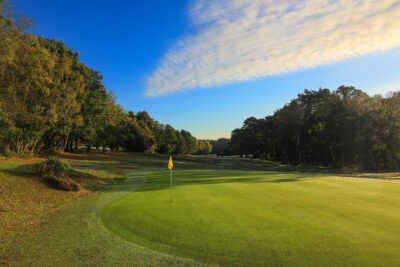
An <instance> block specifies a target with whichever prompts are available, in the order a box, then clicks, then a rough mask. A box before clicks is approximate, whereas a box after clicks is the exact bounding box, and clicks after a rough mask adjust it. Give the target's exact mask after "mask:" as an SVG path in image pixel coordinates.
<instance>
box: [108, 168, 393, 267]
mask: <svg viewBox="0 0 400 267" xmlns="http://www.w3.org/2000/svg"><path fill="white" fill-rule="evenodd" d="M174 181H175V183H174V194H173V196H174V197H173V199H174V201H173V203H170V200H169V172H167V171H161V172H153V173H151V174H150V175H149V176H148V177H147V181H146V183H145V184H144V185H143V186H142V187H141V188H139V189H138V190H137V191H136V192H134V193H130V194H127V195H125V196H124V197H122V198H119V199H117V200H115V201H113V202H111V203H110V204H108V205H107V206H106V207H105V208H104V209H103V212H102V219H103V221H104V223H105V224H106V226H107V227H108V228H109V229H110V230H111V231H112V232H113V233H115V234H117V235H119V236H120V237H122V238H124V239H126V240H130V241H131V242H134V243H137V244H140V245H142V246H145V247H149V248H151V249H154V250H157V251H163V252H165V253H168V254H171V255H178V256H183V257H188V258H193V259H195V260H196V261H198V262H202V263H207V264H219V265H223V266H265V265H280V266H299V265H300V266H315V265H317V266H349V265H351V266H378V265H386V266H388V265H392V266H398V265H400V255H399V253H398V252H399V251H400V206H399V205H398V203H400V184H393V183H385V182H377V181H370V180H362V181H360V180H346V179H343V178H337V177H332V176H320V175H318V174H312V173H311V174H310V173H285V172H251V171H216V170H186V171H175V172H174Z"/></svg>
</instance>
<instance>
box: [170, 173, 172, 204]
mask: <svg viewBox="0 0 400 267" xmlns="http://www.w3.org/2000/svg"><path fill="white" fill-rule="evenodd" d="M170 171H171V172H170V174H171V175H170V177H171V193H170V200H171V203H172V169H171V170H170Z"/></svg>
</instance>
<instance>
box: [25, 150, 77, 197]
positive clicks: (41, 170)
mask: <svg viewBox="0 0 400 267" xmlns="http://www.w3.org/2000/svg"><path fill="white" fill-rule="evenodd" d="M69 169H70V168H69V165H68V164H67V163H65V162H63V161H61V160H59V159H58V158H56V157H49V159H47V160H46V161H43V162H40V163H36V164H34V165H33V170H34V171H35V173H36V175H38V176H39V177H41V178H43V179H44V180H45V181H46V182H47V183H49V184H51V185H53V186H55V187H56V188H58V189H62V190H65V191H79V190H81V185H80V184H79V183H77V182H75V181H74V180H72V179H71V178H70V177H68V176H67V175H68V172H69Z"/></svg>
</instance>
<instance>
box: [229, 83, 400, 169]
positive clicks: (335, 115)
mask: <svg viewBox="0 0 400 267" xmlns="http://www.w3.org/2000/svg"><path fill="white" fill-rule="evenodd" d="M231 148H232V149H233V150H235V151H236V153H238V154H241V155H252V156H253V157H264V158H267V159H271V160H276V161H281V162H285V163H286V162H289V163H295V164H322V165H326V166H328V165H331V166H358V167H361V168H363V169H372V170H378V169H399V168H400V92H395V93H390V94H388V95H387V96H386V97H382V96H380V95H376V96H369V95H368V94H366V93H365V92H363V91H361V90H359V89H356V88H355V87H352V86H341V87H339V88H338V89H337V90H335V91H330V90H329V89H319V90H317V91H312V90H305V91H304V92H303V93H301V94H299V95H298V96H297V98H295V99H293V100H292V101H291V102H290V103H288V104H286V105H285V106H284V107H282V108H280V109H278V110H277V111H275V113H274V114H273V115H272V116H266V117H265V118H261V119H256V118H254V117H250V118H248V119H246V120H245V121H244V123H243V126H242V127H241V128H238V129H235V130H234V131H232V137H231Z"/></svg>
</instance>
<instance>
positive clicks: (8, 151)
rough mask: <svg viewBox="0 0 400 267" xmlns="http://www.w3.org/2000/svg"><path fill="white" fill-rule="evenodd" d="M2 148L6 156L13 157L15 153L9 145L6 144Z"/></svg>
mask: <svg viewBox="0 0 400 267" xmlns="http://www.w3.org/2000/svg"><path fill="white" fill-rule="evenodd" d="M1 150H2V154H3V155H4V157H6V158H9V157H12V156H13V155H14V153H13V152H12V151H11V150H10V147H9V146H8V145H6V146H5V147H4V148H2V149H1Z"/></svg>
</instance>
